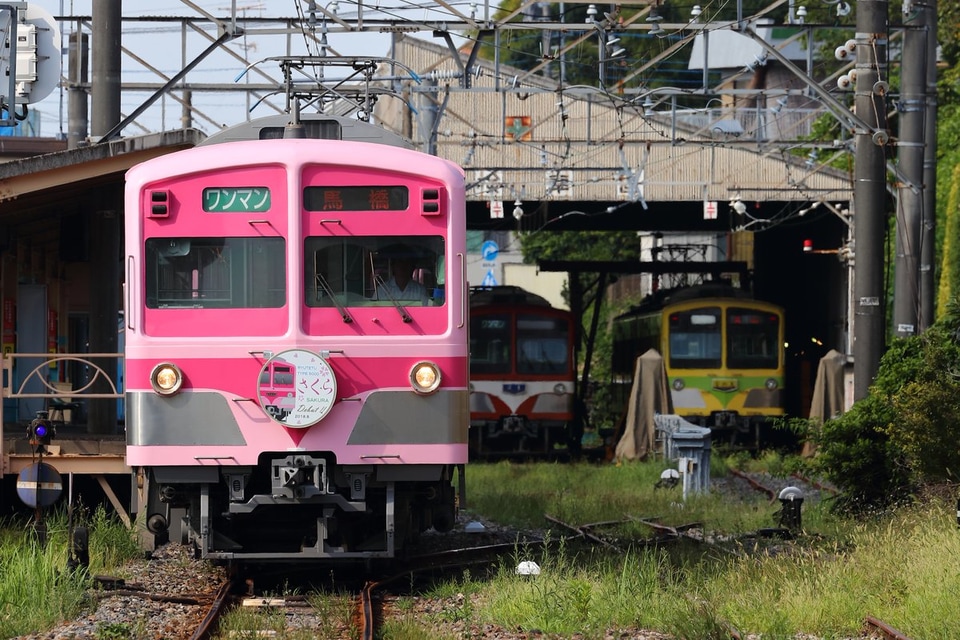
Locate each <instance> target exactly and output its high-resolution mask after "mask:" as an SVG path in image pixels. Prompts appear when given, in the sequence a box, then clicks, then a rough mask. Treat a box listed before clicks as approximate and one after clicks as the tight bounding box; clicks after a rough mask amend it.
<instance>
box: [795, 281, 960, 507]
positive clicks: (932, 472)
mask: <svg viewBox="0 0 960 640" xmlns="http://www.w3.org/2000/svg"><path fill="white" fill-rule="evenodd" d="M958 303H960V300H954V302H953V303H952V304H951V307H950V312H949V313H947V314H946V316H945V317H944V318H943V319H942V320H941V321H940V322H938V323H937V324H936V325H935V326H933V327H931V328H930V329H928V330H927V331H926V332H924V333H923V334H921V335H919V336H913V337H910V338H905V339H899V340H896V341H894V342H893V344H892V345H891V346H890V348H889V349H888V350H887V352H886V353H885V354H884V356H883V358H881V360H880V366H879V368H878V372H877V377H876V380H875V381H874V384H873V385H872V386H871V388H870V394H869V395H868V396H867V397H866V398H864V399H862V400H860V401H859V402H857V403H856V404H855V405H854V406H853V408H852V409H851V410H850V411H849V412H847V413H846V414H844V415H842V416H840V417H838V418H835V419H832V420H828V421H827V422H826V424H824V425H823V427H822V429H821V430H820V432H819V433H818V434H816V435H815V436H814V437H813V439H814V442H815V443H816V445H817V452H818V455H817V458H816V466H817V468H818V469H819V470H820V471H821V472H822V473H823V474H824V475H825V476H826V477H827V478H829V479H830V480H831V481H832V482H833V483H835V484H836V485H837V486H838V487H839V488H840V489H841V490H842V491H843V495H842V497H841V498H839V499H838V500H837V502H836V507H837V508H838V509H840V510H843V511H847V512H854V513H860V512H864V511H867V510H874V509H878V508H885V507H888V506H891V505H894V504H900V503H903V502H906V501H908V500H909V499H910V497H911V496H912V495H913V493H914V491H915V489H916V488H917V487H918V486H920V485H923V484H931V483H940V482H943V481H945V480H954V481H955V480H956V478H957V475H958V473H960V472H958V470H960V448H958V447H957V446H956V445H955V443H956V442H957V439H958V435H960V424H958V422H957V416H960V377H958V374H960V345H958V339H957V338H958V336H960V313H958V311H960V304H958Z"/></svg>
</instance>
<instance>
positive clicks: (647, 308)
mask: <svg viewBox="0 0 960 640" xmlns="http://www.w3.org/2000/svg"><path fill="white" fill-rule="evenodd" d="M702 298H727V299H737V300H756V298H755V297H754V295H753V293H752V292H751V291H750V290H748V289H743V288H740V287H735V286H733V285H732V284H730V283H729V282H705V283H703V284H698V285H693V286H688V287H678V288H675V289H665V290H662V291H657V292H656V293H652V294H650V295H648V296H647V297H646V298H644V299H643V300H641V301H640V304H638V305H634V306H633V307H630V309H629V310H628V311H625V312H624V313H622V314H620V315H619V316H617V317H618V318H623V317H629V316H635V315H639V314H642V313H648V312H651V311H656V310H658V309H662V308H663V307H665V306H667V305H669V304H675V303H677V302H686V301H689V300H699V299H702Z"/></svg>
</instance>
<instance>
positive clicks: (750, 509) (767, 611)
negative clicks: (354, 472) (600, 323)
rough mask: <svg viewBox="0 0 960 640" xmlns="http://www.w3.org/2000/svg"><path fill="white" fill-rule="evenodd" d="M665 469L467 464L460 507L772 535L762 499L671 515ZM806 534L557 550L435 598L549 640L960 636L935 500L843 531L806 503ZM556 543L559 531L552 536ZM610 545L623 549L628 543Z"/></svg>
mask: <svg viewBox="0 0 960 640" xmlns="http://www.w3.org/2000/svg"><path fill="white" fill-rule="evenodd" d="M720 462H721V464H718V465H714V466H715V467H716V466H726V465H731V466H738V467H743V466H748V467H749V468H750V470H752V471H760V470H768V471H770V472H772V473H776V474H778V475H780V474H786V473H787V472H788V470H789V469H790V468H791V467H792V466H793V465H795V464H796V463H795V461H790V460H782V459H780V458H778V457H776V456H766V457H763V458H760V459H757V460H751V461H750V463H749V465H744V464H743V461H742V460H722V461H720ZM663 468H664V465H663V464H661V463H656V462H649V463H640V464H625V465H620V466H615V465H572V466H571V465H543V464H540V465H526V464H509V463H498V464H489V465H485V464H472V465H469V466H468V468H467V476H466V483H467V491H468V493H467V496H468V505H467V506H468V509H469V510H471V511H475V512H476V513H478V514H482V515H483V516H484V517H487V518H489V519H491V520H494V521H497V522H502V523H509V524H511V525H514V526H520V527H530V528H544V527H547V526H548V524H549V523H547V522H546V521H545V520H544V518H543V514H544V513H549V514H551V515H555V516H557V517H559V518H561V519H563V520H565V521H567V522H568V523H570V524H574V525H583V524H587V523H591V522H600V521H607V520H616V519H619V518H622V517H624V516H628V517H629V516H641V517H651V516H657V517H659V518H660V520H661V521H662V522H665V523H668V524H679V523H681V522H689V521H699V522H702V523H703V526H704V529H705V530H707V531H713V532H715V533H717V534H720V533H721V532H723V533H730V534H742V533H746V532H751V531H755V530H757V529H759V528H764V527H771V526H773V523H772V522H771V514H772V513H773V512H774V511H775V510H776V509H777V507H778V505H777V504H776V503H774V504H771V503H770V501H769V500H767V499H766V498H765V497H764V496H763V495H762V494H759V493H758V494H757V498H756V500H752V499H750V498H749V497H748V498H745V499H743V500H739V501H733V502H731V501H730V500H721V499H718V498H717V497H716V496H710V495H708V496H702V497H701V496H697V497H688V500H687V501H685V502H683V501H681V502H679V503H678V500H677V493H676V492H673V493H671V491H670V490H662V489H654V488H653V487H654V484H655V483H656V480H657V479H658V478H659V474H660V471H661V470H662V469H663ZM680 504H682V505H683V506H682V508H679V505H680ZM803 524H804V531H803V532H802V534H800V535H799V536H798V538H797V540H795V541H791V542H778V543H774V544H769V545H767V546H765V547H762V549H763V550H762V551H759V552H758V551H755V550H754V551H751V552H749V553H748V552H747V547H748V545H746V544H744V545H740V546H738V545H737V544H732V545H731V546H730V547H729V548H730V550H731V551H732V552H731V553H725V552H719V551H718V548H717V547H715V546H710V545H704V544H698V543H694V542H686V543H681V544H671V545H664V546H661V547H651V546H643V545H639V544H637V545H632V546H631V545H629V544H628V543H624V546H625V547H626V549H627V551H626V553H625V554H623V555H619V554H612V553H609V552H608V551H606V550H603V549H600V548H597V547H593V548H584V547H578V549H579V551H574V550H573V549H572V548H571V547H567V548H563V547H562V548H561V549H560V550H559V551H557V550H553V551H546V552H540V555H538V556H536V557H532V558H528V557H527V556H525V555H524V552H523V550H518V552H517V555H516V556H515V557H514V558H511V559H510V560H509V561H506V562H505V563H504V564H503V566H502V567H500V569H499V571H497V572H496V574H495V575H494V576H493V577H492V578H490V579H487V580H483V581H470V582H469V583H467V582H466V581H464V580H460V581H459V582H457V583H455V584H451V585H447V586H446V587H444V588H439V587H438V588H437V589H436V590H435V592H436V593H443V592H444V591H447V592H448V591H450V590H457V591H459V592H462V593H468V594H473V599H472V604H471V605H470V606H469V608H468V609H467V610H466V611H464V612H463V613H462V615H464V616H469V620H468V621H469V622H471V623H474V624H491V625H499V626H502V627H504V628H511V629H523V630H534V629H537V630H540V631H542V632H544V633H548V634H556V635H558V636H560V637H571V636H573V635H574V634H579V635H578V636H577V637H578V638H580V637H582V638H583V639H584V640H590V639H592V638H596V639H601V638H604V637H605V636H606V634H607V630H609V629H627V628H646V629H654V630H659V631H661V632H666V633H670V634H673V635H674V636H675V637H676V638H678V639H690V640H694V639H699V640H702V639H708V640H709V639H710V638H729V637H730V631H731V630H732V629H735V630H738V631H739V632H741V634H743V635H746V634H747V633H755V634H762V637H763V638H764V639H770V638H783V639H787V638H795V637H796V634H798V633H808V634H813V635H815V636H817V637H821V638H828V639H829V638H844V637H856V636H858V635H859V633H860V630H861V628H862V626H863V621H864V618H865V617H866V616H868V615H870V616H874V617H876V618H879V619H881V620H883V621H885V622H887V623H888V624H891V625H893V626H894V627H896V628H898V629H900V630H901V631H903V632H904V633H906V634H907V635H908V636H910V637H916V638H947V637H960V619H958V618H957V617H956V616H951V615H949V614H948V613H947V612H949V611H952V607H951V603H954V602H956V600H957V598H958V595H960V532H958V531H957V526H956V520H955V513H954V508H953V505H951V504H947V503H946V502H944V501H937V500H933V501H930V502H927V503H925V504H923V505H919V506H916V507H913V508H910V509H902V510H899V511H896V512H891V513H888V514H885V515H884V516H883V517H882V518H876V519H874V520H871V521H869V522H854V521H849V520H842V519H839V518H837V517H834V516H832V515H831V514H830V513H829V512H828V511H827V509H825V508H824V506H823V505H822V504H816V505H815V504H809V505H804V509H803ZM641 529H642V527H641ZM567 533H568V532H566V531H562V530H560V529H557V530H556V535H566V534H567ZM619 534H620V536H621V537H620V539H621V541H623V540H627V541H628V540H630V539H631V538H630V536H631V535H632V534H624V533H623V532H619ZM649 534H650V532H649V531H646V535H649ZM551 535H554V534H553V533H551ZM742 539H744V540H748V539H749V538H742ZM521 559H534V560H535V561H536V562H537V563H538V564H539V565H540V566H541V574H540V575H539V576H538V577H535V578H530V577H524V576H517V575H516V573H515V571H514V568H515V566H516V564H517V562H518V561H519V560H521ZM434 595H435V594H431V593H427V594H424V596H425V597H431V596H434ZM442 622H443V621H441V620H432V621H424V622H422V624H421V626H420V627H419V628H418V629H409V628H404V629H394V630H393V631H392V632H391V633H389V634H386V635H385V637H387V638H391V639H392V640H406V639H407V638H415V637H419V636H418V634H419V635H420V636H422V635H423V634H424V633H433V631H432V629H431V625H437V624H441V623H442ZM407 624H408V625H409V624H412V623H411V622H409V621H408V623H407Z"/></svg>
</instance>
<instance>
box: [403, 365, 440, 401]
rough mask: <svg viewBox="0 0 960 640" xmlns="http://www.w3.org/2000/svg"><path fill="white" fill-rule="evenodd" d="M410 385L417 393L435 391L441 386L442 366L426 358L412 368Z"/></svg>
mask: <svg viewBox="0 0 960 640" xmlns="http://www.w3.org/2000/svg"><path fill="white" fill-rule="evenodd" d="M410 386H411V387H413V390H414V391H416V392H417V393H421V394H428V393H433V392H434V391H436V390H437V388H438V387H439V386H440V367H438V366H437V365H436V364H434V363H433V362H428V361H426V360H424V361H422V362H418V363H417V364H415V365H413V368H412V369H410Z"/></svg>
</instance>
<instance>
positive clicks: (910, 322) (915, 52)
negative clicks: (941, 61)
mask: <svg viewBox="0 0 960 640" xmlns="http://www.w3.org/2000/svg"><path fill="white" fill-rule="evenodd" d="M922 13H923V11H922V10H921V9H920V8H919V7H917V6H916V5H914V4H913V3H912V2H910V1H909V0H908V1H907V2H906V3H904V5H903V23H904V26H905V31H904V34H903V60H902V69H903V73H901V79H900V104H899V106H898V108H897V111H898V112H899V115H898V118H899V120H900V122H899V125H900V128H899V141H898V143H897V163H898V164H899V166H900V181H899V183H898V187H897V191H898V197H897V215H896V233H897V236H896V256H895V260H894V269H895V275H894V288H893V334H894V335H895V336H897V337H898V338H907V337H909V336H912V335H916V334H917V333H919V327H920V325H921V321H922V320H923V319H924V318H923V317H922V314H921V296H920V280H921V273H920V268H919V263H920V252H921V237H922V236H921V219H922V213H923V203H924V198H923V196H924V186H925V185H924V175H923V160H924V157H923V156H924V153H923V151H924V142H925V141H924V129H925V128H926V127H928V126H929V125H927V124H926V122H925V121H926V118H927V105H926V100H925V98H926V96H925V95H924V94H925V91H926V84H927V34H926V30H925V28H924V25H923V15H922Z"/></svg>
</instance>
